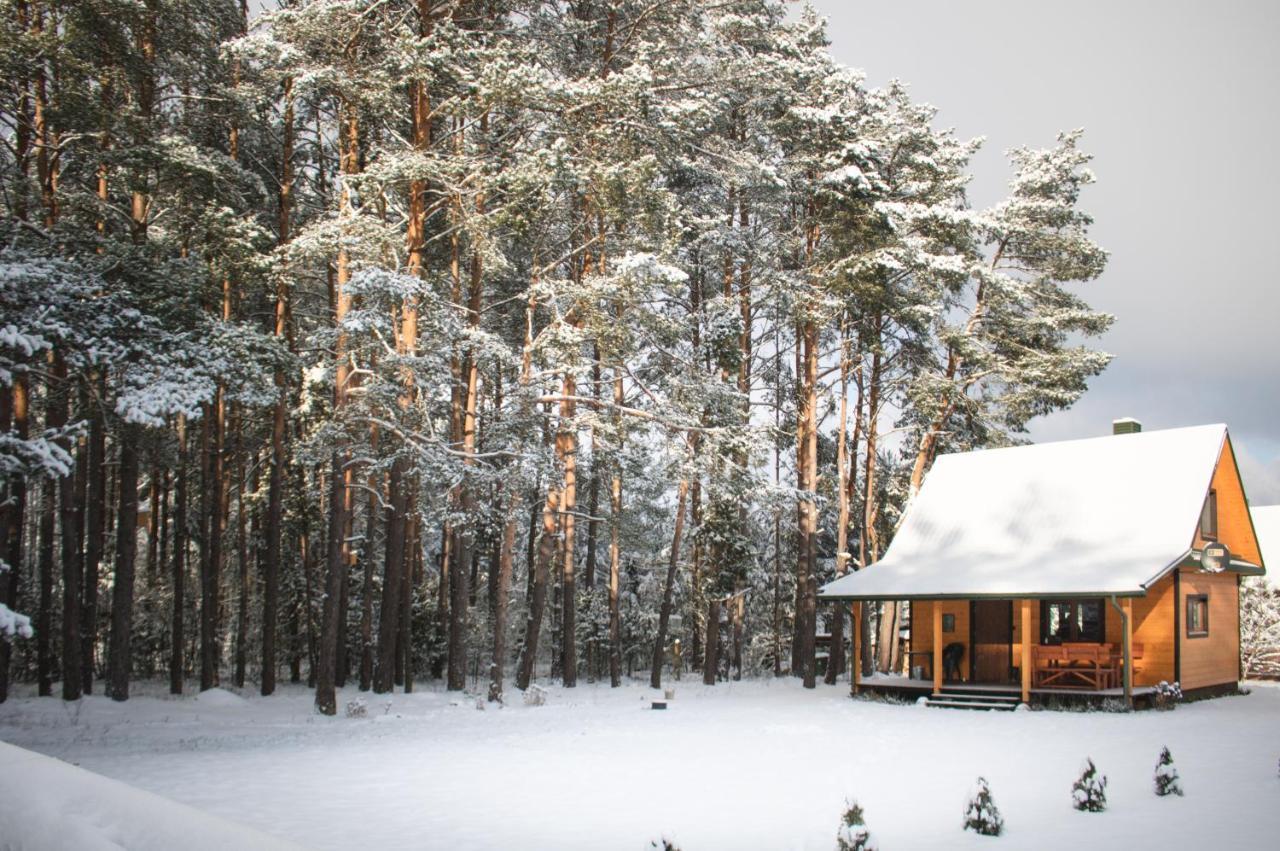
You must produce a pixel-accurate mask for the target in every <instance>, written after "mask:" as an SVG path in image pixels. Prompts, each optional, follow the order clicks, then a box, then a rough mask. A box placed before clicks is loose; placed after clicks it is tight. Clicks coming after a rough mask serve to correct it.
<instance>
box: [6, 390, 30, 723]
mask: <svg viewBox="0 0 1280 851" xmlns="http://www.w3.org/2000/svg"><path fill="white" fill-rule="evenodd" d="M28 386H29V385H28V381H27V375H26V373H15V374H14V376H13V384H12V385H11V386H10V387H8V388H5V389H4V390H3V391H0V392H3V397H2V398H3V399H4V400H5V405H4V406H3V407H4V412H3V413H4V414H5V415H6V416H4V417H3V419H4V420H6V422H3V423H0V425H3V426H4V429H5V431H9V429H10V422H12V429H13V433H14V435H15V436H16V437H17V438H18V440H26V439H27V438H28V437H29V435H30V422H29V419H28V417H29V399H28ZM0 496H4V497H7V499H5V505H4V507H3V508H0V517H3V518H4V527H3V529H0V531H3V533H4V534H3V538H0V546H3V547H4V549H3V550H0V553H2V554H3V557H4V559H5V561H6V562H7V563H8V564H9V570H8V571H7V572H6V573H4V574H0V602H3V603H4V604H5V605H7V606H9V607H10V608H15V607H16V606H17V604H18V590H19V585H20V581H21V577H22V550H23V547H22V537H23V532H24V531H25V524H26V521H27V517H26V507H27V483H26V480H25V479H24V478H22V477H20V476H12V477H10V480H9V482H8V493H7V494H5V493H3V492H0ZM12 652H13V646H12V644H11V639H9V638H6V637H5V636H3V635H0V703H3V702H4V701H6V700H8V698H9V665H10V661H11V656H12Z"/></svg>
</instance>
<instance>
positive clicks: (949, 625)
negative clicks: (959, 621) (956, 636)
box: [942, 615, 956, 632]
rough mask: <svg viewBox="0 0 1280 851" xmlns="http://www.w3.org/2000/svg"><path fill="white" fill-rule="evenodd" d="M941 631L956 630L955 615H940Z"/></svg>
mask: <svg viewBox="0 0 1280 851" xmlns="http://www.w3.org/2000/svg"><path fill="white" fill-rule="evenodd" d="M942 631H943V632H955V631H956V616H955V615H943V616H942Z"/></svg>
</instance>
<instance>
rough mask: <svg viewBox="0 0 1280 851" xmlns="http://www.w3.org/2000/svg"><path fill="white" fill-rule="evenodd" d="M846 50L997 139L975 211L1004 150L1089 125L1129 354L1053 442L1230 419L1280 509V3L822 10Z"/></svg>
mask: <svg viewBox="0 0 1280 851" xmlns="http://www.w3.org/2000/svg"><path fill="white" fill-rule="evenodd" d="M814 5H815V6H816V7H817V9H818V10H819V11H820V12H821V13H822V14H823V15H825V16H827V17H828V18H829V20H830V38H831V42H832V44H831V50H832V52H833V54H834V55H835V57H836V58H837V59H838V60H840V61H841V62H843V63H845V64H847V65H851V66H853V67H856V68H861V69H863V70H864V71H865V72H866V73H867V77H868V80H869V82H870V83H871V84H873V85H882V84H884V83H885V82H886V81H888V80H889V79H891V78H893V77H897V78H899V79H902V80H904V81H906V82H908V83H910V85H911V90H912V92H913V93H914V95H915V97H916V98H917V99H918V100H921V101H925V102H928V103H932V104H933V105H935V106H937V107H938V108H939V110H940V113H939V117H938V121H939V124H940V126H950V127H955V128H956V130H957V132H958V133H959V134H960V135H961V136H964V137H972V136H985V137H986V138H987V143H986V146H985V148H984V150H983V151H982V152H981V153H980V154H979V155H978V157H977V158H976V159H975V161H974V163H973V169H974V172H975V180H974V184H973V187H972V192H971V198H972V200H973V203H974V204H975V206H985V205H987V204H990V203H992V202H994V201H996V200H998V199H999V198H1000V197H1001V195H1002V194H1003V192H1004V190H1005V186H1006V184H1007V180H1008V176H1009V173H1008V170H1007V168H1006V167H1005V161H1004V158H1003V152H1004V151H1005V150H1007V149H1009V148H1011V147H1015V146H1018V145H1030V146H1036V147H1043V146H1047V145H1051V144H1052V143H1053V142H1054V139H1055V136H1056V134H1057V132H1058V131H1059V130H1065V129H1070V128H1074V127H1084V128H1085V130H1086V132H1085V137H1084V141H1083V147H1084V149H1085V150H1087V151H1090V152H1092V153H1094V154H1095V160H1094V163H1093V168H1094V171H1095V172H1096V173H1097V175H1098V183H1097V184H1096V185H1095V186H1093V187H1090V188H1089V189H1088V190H1087V191H1086V193H1085V195H1084V202H1083V203H1084V207H1085V209H1086V210H1088V211H1089V212H1090V213H1092V214H1093V215H1094V217H1095V218H1096V220H1097V225H1096V227H1095V230H1094V236H1095V238H1096V239H1097V240H1098V242H1099V243H1101V244H1102V246H1103V247H1105V248H1106V249H1108V250H1109V251H1110V252H1111V262H1110V264H1109V265H1108V267H1107V271H1106V272H1105V273H1104V274H1103V276H1102V277H1101V278H1100V279H1099V280H1097V281H1095V282H1092V283H1090V284H1087V285H1085V288H1084V290H1083V292H1084V293H1085V295H1086V296H1087V298H1088V299H1089V301H1090V302H1091V303H1092V304H1093V305H1094V306H1096V307H1098V308H1100V309H1103V310H1107V311H1109V312H1111V313H1114V314H1116V317H1117V321H1116V324H1115V326H1114V328H1113V329H1112V331H1111V332H1110V333H1109V334H1107V336H1106V337H1104V338H1103V341H1102V343H1101V347H1102V348H1104V349H1106V350H1107V351H1110V352H1112V353H1114V354H1115V355H1116V359H1115V361H1114V362H1113V363H1112V364H1111V366H1110V367H1109V368H1108V369H1107V371H1106V372H1105V373H1104V374H1103V375H1102V376H1101V377H1099V378H1098V379H1096V380H1095V381H1094V382H1093V384H1092V386H1091V389H1090V391H1089V392H1088V393H1087V394H1086V396H1085V397H1084V398H1083V399H1082V400H1081V401H1080V402H1079V403H1078V404H1077V405H1076V407H1075V408H1073V409H1072V410H1070V411H1065V412H1061V413H1058V414H1054V415H1052V416H1050V417H1047V418H1042V419H1040V420H1037V421H1036V422H1035V423H1033V424H1032V427H1031V435H1032V437H1033V438H1034V439H1036V440H1038V441H1042V440H1056V439H1062V438H1072V437H1088V436H1093V435H1098V434H1105V433H1107V432H1108V431H1109V430H1110V422H1111V420H1112V419H1115V418H1117V417H1122V416H1132V417H1137V418H1138V419H1140V420H1142V421H1143V424H1144V427H1145V428H1147V429H1152V428H1170V427H1174V426H1182V425H1194V424H1200V423H1210V422H1225V423H1227V425H1228V426H1229V427H1230V428H1231V434H1232V439H1233V441H1234V443H1235V445H1236V450H1237V453H1238V454H1239V456H1240V465H1241V472H1242V474H1243V476H1244V479H1245V487H1246V489H1247V490H1248V491H1249V495H1250V500H1251V502H1253V503H1254V504H1266V503H1275V502H1280V359H1277V357H1276V356H1275V354H1274V351H1275V343H1274V340H1273V333H1274V331H1275V328H1276V325H1277V322H1278V321H1280V288H1277V287H1276V285H1275V281H1274V278H1275V275H1274V272H1273V265H1274V263H1273V256H1274V250H1275V249H1274V247H1275V246H1276V244H1277V238H1276V234H1277V230H1278V226H1280V215H1278V214H1277V205H1276V200H1277V198H1280V158H1278V157H1277V156H1276V153H1275V149H1276V137H1277V135H1278V132H1280V117H1278V116H1277V110H1276V104H1277V98H1276V91H1277V88H1280V51H1277V50H1276V49H1275V44H1276V43H1277V36H1280V3H1268V2H1252V3H1250V2H1215V3H1210V2H1199V3H1193V2H1170V1H1169V0H1165V2H1148V0H1126V1H1125V2H1123V3H1119V2H1098V0H1075V2H1072V3H1069V4H1048V3H1040V2H1026V0H970V2H965V3H957V2H951V1H950V0H895V2H892V3H883V2H874V3H873V2H865V1H864V0H816V2H815V3H814Z"/></svg>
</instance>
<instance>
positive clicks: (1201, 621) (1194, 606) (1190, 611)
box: [1187, 594, 1209, 638]
mask: <svg viewBox="0 0 1280 851" xmlns="http://www.w3.org/2000/svg"><path fill="white" fill-rule="evenodd" d="M1208 634H1209V595H1208V594H1188V595H1187V638H1203V637H1204V636H1206V635H1208Z"/></svg>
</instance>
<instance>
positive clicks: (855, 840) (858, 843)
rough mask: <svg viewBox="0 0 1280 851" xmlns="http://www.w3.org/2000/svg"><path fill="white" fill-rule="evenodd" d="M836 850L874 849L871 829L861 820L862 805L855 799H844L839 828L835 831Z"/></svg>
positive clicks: (867, 850) (856, 850) (868, 850)
mask: <svg viewBox="0 0 1280 851" xmlns="http://www.w3.org/2000/svg"><path fill="white" fill-rule="evenodd" d="M836 849H837V851H874V849H875V846H874V845H872V844H871V831H869V830H867V827H866V822H865V821H863V820H862V807H860V806H858V802H857V801H845V805H844V815H843V816H841V817H840V830H839V831H838V832H837V833H836Z"/></svg>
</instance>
